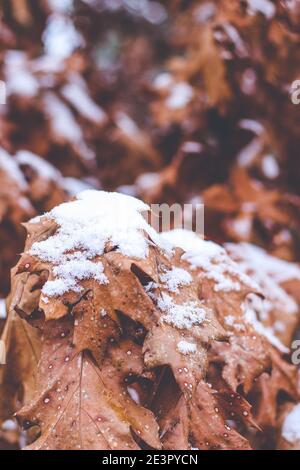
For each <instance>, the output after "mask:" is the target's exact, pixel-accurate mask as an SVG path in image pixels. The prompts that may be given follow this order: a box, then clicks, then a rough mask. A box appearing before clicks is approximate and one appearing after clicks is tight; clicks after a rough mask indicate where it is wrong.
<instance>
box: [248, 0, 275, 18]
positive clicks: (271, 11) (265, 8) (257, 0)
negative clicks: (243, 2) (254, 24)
mask: <svg viewBox="0 0 300 470" xmlns="http://www.w3.org/2000/svg"><path fill="white" fill-rule="evenodd" d="M248 12H249V13H250V14H256V13H262V14H263V15H264V16H265V17H266V18H268V19H270V18H272V17H273V16H274V15H275V12H276V7H275V5H274V3H272V2H271V1H270V0H248Z"/></svg>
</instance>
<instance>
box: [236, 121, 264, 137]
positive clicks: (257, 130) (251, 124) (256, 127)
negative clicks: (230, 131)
mask: <svg viewBox="0 0 300 470" xmlns="http://www.w3.org/2000/svg"><path fill="white" fill-rule="evenodd" d="M239 127H240V128H241V129H245V130H247V131H251V132H253V133H254V134H256V135H260V134H262V133H263V132H264V126H263V125H262V124H261V123H260V122H258V121H254V119H241V120H240V122H239Z"/></svg>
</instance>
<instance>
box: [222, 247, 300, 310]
mask: <svg viewBox="0 0 300 470" xmlns="http://www.w3.org/2000/svg"><path fill="white" fill-rule="evenodd" d="M225 248H226V249H227V251H228V253H229V255H230V256H231V257H232V258H233V259H234V260H235V261H237V262H238V263H239V267H240V270H241V271H243V272H244V273H245V274H248V275H249V276H251V277H252V278H253V279H254V280H255V281H256V282H257V284H258V285H259V286H260V288H261V290H262V292H263V294H264V295H265V297H266V298H267V300H269V301H270V302H271V304H273V307H276V308H278V309H279V310H283V311H285V312H287V313H290V314H296V313H297V312H298V306H297V303H296V302H295V300H294V299H293V298H292V297H291V296H290V295H288V294H287V292H286V291H285V290H284V289H283V288H282V287H281V285H280V284H281V283H283V282H286V281H290V280H293V279H295V280H300V268H299V266H298V265H297V264H295V263H290V262H287V261H283V260H281V259H279V258H275V257H274V256H270V255H269V254H267V253H266V252H265V251H264V250H263V249H262V248H259V247H258V246H255V245H251V244H249V243H239V244H233V243H227V244H226V245H225ZM271 308H272V305H271Z"/></svg>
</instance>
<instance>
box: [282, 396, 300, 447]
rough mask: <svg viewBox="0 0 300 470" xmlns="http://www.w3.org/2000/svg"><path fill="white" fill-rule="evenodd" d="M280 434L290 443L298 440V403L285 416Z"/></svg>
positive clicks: (299, 431)
mask: <svg viewBox="0 0 300 470" xmlns="http://www.w3.org/2000/svg"><path fill="white" fill-rule="evenodd" d="M282 436H283V437H284V439H285V440H286V441H288V442H290V443H291V444H295V443H296V442H298V441H300V403H299V404H298V405H296V406H295V407H294V408H293V410H292V411H291V412H290V413H289V414H288V415H287V416H286V418H285V420H284V423H283V426H282Z"/></svg>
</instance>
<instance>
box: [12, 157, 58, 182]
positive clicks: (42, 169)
mask: <svg viewBox="0 0 300 470" xmlns="http://www.w3.org/2000/svg"><path fill="white" fill-rule="evenodd" d="M15 158H16V161H17V163H18V164H19V165H28V166H31V167H32V168H33V169H34V170H35V171H36V172H37V173H38V174H39V175H40V176H42V177H43V178H45V179H46V180H53V181H59V180H60V179H61V178H62V176H61V173H60V172H59V171H58V170H57V169H56V168H55V167H54V166H52V165H51V164H50V163H48V162H47V161H46V160H44V159H43V158H41V157H39V156H38V155H35V154H34V153H32V152H29V151H28V150H20V151H19V152H17V154H16V157H15Z"/></svg>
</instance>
